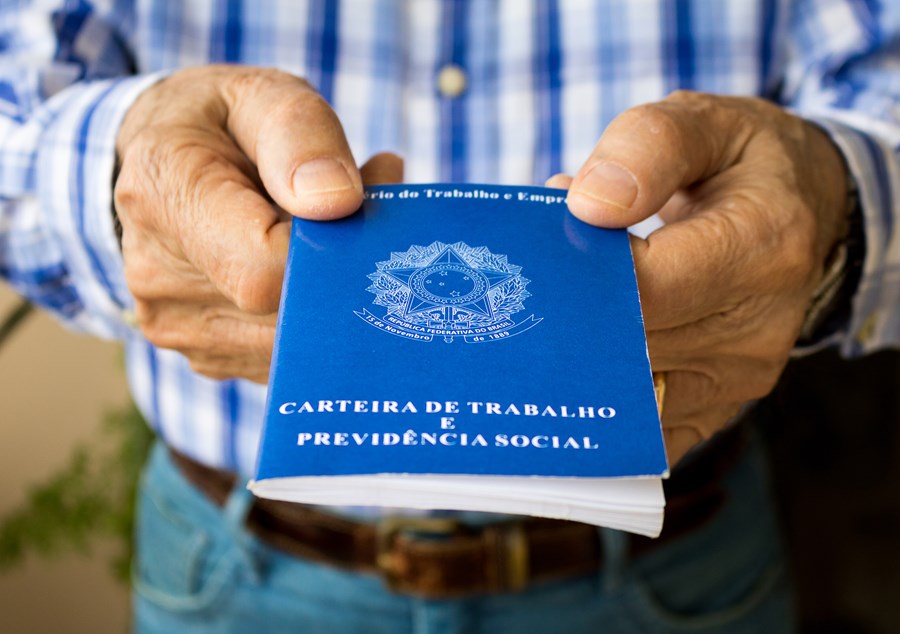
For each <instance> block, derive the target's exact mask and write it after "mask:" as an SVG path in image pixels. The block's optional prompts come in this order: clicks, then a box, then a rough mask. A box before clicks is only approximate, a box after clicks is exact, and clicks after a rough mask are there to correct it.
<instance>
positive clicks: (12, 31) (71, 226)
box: [0, 1, 158, 338]
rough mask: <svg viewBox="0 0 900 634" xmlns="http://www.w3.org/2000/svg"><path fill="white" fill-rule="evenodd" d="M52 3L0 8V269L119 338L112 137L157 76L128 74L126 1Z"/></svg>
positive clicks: (120, 279) (120, 284)
mask: <svg viewBox="0 0 900 634" xmlns="http://www.w3.org/2000/svg"><path fill="white" fill-rule="evenodd" d="M47 4H48V3H47V2H10V3H3V4H2V5H0V276H2V277H3V278H4V279H5V280H6V281H7V282H8V283H9V284H10V285H12V286H13V287H14V288H15V289H16V290H17V291H18V292H19V293H21V294H22V295H24V296H25V297H27V298H28V299H30V300H31V301H32V302H34V303H36V304H38V305H40V306H42V307H44V308H46V309H48V310H50V311H51V312H53V313H54V314H55V315H56V316H58V317H59V318H60V319H62V320H63V322H64V323H65V324H66V325H68V326H69V327H71V328H73V329H76V330H81V331H86V332H91V333H93V334H96V335H99V336H102V337H108V338H112V337H121V336H123V335H124V334H125V332H127V325H126V324H125V322H124V321H123V309H125V308H127V307H128V306H129V304H130V303H131V299H130V294H129V292H128V289H127V287H126V285H125V280H124V276H123V272H122V269H123V267H122V258H121V254H120V252H119V248H118V242H117V240H116V237H115V233H114V229H113V221H112V187H113V173H114V169H115V158H116V157H115V139H116V134H117V132H118V129H119V125H120V122H121V120H122V118H123V116H124V114H125V112H126V111H127V110H128V108H129V107H130V105H131V104H132V103H133V101H134V99H135V98H136V97H137V95H139V94H140V92H141V91H142V90H144V89H145V88H146V87H147V86H148V85H149V84H150V83H152V82H154V81H157V79H158V78H157V77H155V76H135V75H134V74H133V73H132V67H133V63H132V58H131V54H130V53H129V49H128V47H127V45H126V44H125V43H126V42H127V36H128V19H129V12H130V10H129V9H128V7H127V3H125V2H121V1H118V2H114V3H113V2H110V3H108V4H109V5H110V7H109V8H104V7H99V8H98V6H95V5H94V4H89V3H86V2H83V1H79V2H66V3H60V5H61V7H64V8H58V9H56V10H54V8H53V7H52V6H50V7H48V6H46V5H47ZM50 4H53V3H50ZM96 4H97V5H100V4H101V3H99V2H98V3H96ZM113 6H114V7H115V8H113Z"/></svg>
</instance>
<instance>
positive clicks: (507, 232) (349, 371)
mask: <svg viewBox="0 0 900 634" xmlns="http://www.w3.org/2000/svg"><path fill="white" fill-rule="evenodd" d="M565 196H566V192H565V191H563V190H558V189H547V188H537V187H505V186H493V185H444V184H435V185H390V186H378V187H372V188H369V189H367V190H366V197H365V202H364V203H363V206H362V208H361V209H360V210H359V211H358V212H357V213H355V214H354V215H352V216H350V217H349V218H346V219H343V220H338V221H335V222H313V221H305V220H299V219H296V220H294V222H293V230H292V231H293V233H292V237H291V244H290V252H289V254H288V263H287V270H286V272H285V281H284V289H283V295H282V302H281V310H280V314H279V318H278V330H277V335H276V340H275V350H274V354H273V360H272V367H271V372H270V378H269V393H268V405H267V414H266V421H265V430H264V437H263V441H262V446H261V452H260V457H259V463H258V468H257V473H256V477H255V480H254V481H253V482H252V483H251V485H250V486H251V489H252V490H253V491H254V493H256V494H257V495H260V496H263V497H271V498H278V499H288V500H293V501H298V502H305V503H312V504H328V505H359V504H363V505H376V506H389V507H405V508H431V509H457V510H476V511H495V512H501V513H524V514H533V515H543V516H550V517H560V518H566V519H575V520H580V521H587V522H592V523H595V524H602V525H608V526H614V527H616V528H622V529H625V530H631V531H635V532H640V533H644V534H651V535H653V534H657V533H658V531H659V529H660V526H661V523H662V514H663V506H664V500H663V496H662V486H661V482H660V478H661V477H665V475H666V474H667V468H668V467H667V463H666V456H665V450H664V446H663V439H662V433H661V428H660V421H659V416H658V410H657V403H656V399H655V396H654V388H653V380H652V376H651V372H650V364H649V361H648V356H647V347H646V340H645V337H644V330H643V321H642V317H641V309H640V300H639V296H638V290H637V285H636V281H635V274H634V265H633V262H632V257H631V248H630V243H629V238H628V235H627V233H626V232H625V231H624V230H605V229H599V228H597V227H593V226H590V225H587V224H585V223H583V222H581V221H579V220H577V219H576V218H575V217H574V216H572V215H571V214H570V213H569V212H568V210H567V207H566V203H565Z"/></svg>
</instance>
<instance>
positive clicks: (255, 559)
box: [222, 479, 263, 584]
mask: <svg viewBox="0 0 900 634" xmlns="http://www.w3.org/2000/svg"><path fill="white" fill-rule="evenodd" d="M253 500H254V498H253V494H252V493H250V491H249V490H248V489H247V480H246V479H238V481H237V482H235V485H234V488H233V489H232V490H231V493H230V494H229V495H228V500H227V501H226V502H225V506H224V507H223V509H222V516H223V518H224V520H225V526H226V527H227V529H228V532H229V534H230V535H231V537H232V539H233V540H234V543H235V544H236V546H237V550H238V555H239V557H240V558H241V559H242V560H243V562H244V563H245V564H246V568H247V570H248V571H249V573H250V579H251V580H252V581H253V583H256V584H259V583H261V582H262V578H263V574H262V561H261V558H260V552H259V549H258V548H257V547H256V544H255V543H254V538H253V536H252V535H251V534H250V533H249V532H248V531H247V529H246V525H247V514H248V513H249V512H250V507H251V506H252V505H253Z"/></svg>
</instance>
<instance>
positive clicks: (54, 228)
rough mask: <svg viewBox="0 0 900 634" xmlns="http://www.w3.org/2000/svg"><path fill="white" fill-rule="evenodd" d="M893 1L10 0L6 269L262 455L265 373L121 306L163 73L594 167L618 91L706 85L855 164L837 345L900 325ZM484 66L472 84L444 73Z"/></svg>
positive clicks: (521, 163) (453, 146)
mask: <svg viewBox="0 0 900 634" xmlns="http://www.w3.org/2000/svg"><path fill="white" fill-rule="evenodd" d="M898 42H900V2H897V1H896V0H880V1H878V0H795V1H791V0H679V1H674V0H673V1H667V0H627V1H626V0H583V1H578V0H573V1H567V0H528V1H525V0H471V1H468V2H466V1H464V0H444V1H442V0H415V1H402V0H333V1H328V0H306V1H299V0H298V1H295V2H289V1H288V0H256V1H253V2H250V1H246V0H220V1H215V0H191V1H190V2H183V1H181V0H159V1H153V0H97V1H94V2H88V1H86V0H69V1H63V0H58V1H57V0H34V1H32V2H26V1H24V0H0V274H2V276H3V278H5V279H6V280H7V281H8V282H9V283H10V284H11V285H12V286H14V287H15V288H16V289H17V290H18V291H19V292H20V293H22V294H23V295H25V296H26V297H28V298H30V299H31V300H32V301H34V302H36V303H38V304H40V305H42V306H43V307H45V308H47V309H49V310H50V311H52V312H54V313H55V314H56V315H57V316H58V317H59V318H61V319H62V320H63V321H64V322H66V323H67V324H68V325H69V326H71V327H72V328H75V329H78V330H82V331H87V332H91V333H93V334H95V335H99V336H102V337H110V338H117V339H121V340H123V341H124V342H125V345H126V348H127V360H128V361H127V365H128V376H129V379H130V383H131V387H132V390H133V392H134V395H135V398H136V400H137V402H138V404H139V406H140V408H141V409H142V410H143V412H144V414H145V415H146V417H147V419H148V420H149V421H150V422H151V424H152V425H153V426H154V427H155V428H156V429H157V430H158V431H159V433H160V434H161V435H162V436H163V437H164V438H165V439H166V440H167V441H168V442H169V443H171V444H172V445H174V446H175V447H177V448H179V449H181V450H183V451H185V452H187V453H189V454H191V455H193V456H195V457H197V458H199V459H200V460H202V461H205V462H207V463H209V464H211V465H216V466H220V467H224V468H228V469H235V470H238V471H240V472H243V473H245V474H249V473H251V472H252V470H253V467H254V462H255V459H256V451H257V444H258V441H259V434H260V425H261V422H262V418H263V417H262V409H263V403H264V397H265V390H264V388H262V387H260V386H258V385H254V384H250V383H247V382H243V381H213V380H210V379H207V378H204V377H201V376H198V375H196V374H194V373H193V372H191V370H190V369H189V367H188V364H187V362H186V361H185V359H184V358H183V357H181V356H180V355H179V354H178V353H176V352H172V351H167V350H160V349H157V348H155V347H153V346H152V345H150V344H149V343H148V342H147V341H145V340H144V339H143V338H142V337H141V336H140V334H139V333H138V332H137V331H135V330H134V329H132V328H130V327H129V326H128V325H127V323H126V322H125V320H124V319H123V311H124V310H125V309H128V308H129V307H130V306H131V305H132V303H133V300H132V298H131V296H130V294H129V292H128V289H127V287H126V285H125V281H124V277H123V273H122V268H123V267H122V258H121V255H120V252H119V248H118V244H117V241H116V238H115V236H114V231H113V223H112V218H111V214H110V210H111V207H112V181H113V171H114V163H115V152H114V140H115V137H116V133H117V129H118V125H119V122H120V121H121V119H122V117H123V115H124V113H125V111H126V110H127V109H128V107H129V105H130V104H131V103H132V102H133V100H134V99H135V98H136V96H137V95H138V94H139V93H140V92H141V91H142V90H143V89H145V88H146V87H147V86H148V85H149V84H150V83H151V82H153V81H155V80H156V79H157V78H158V77H159V75H158V73H160V72H166V71H170V70H172V69H177V68H181V67H184V66H189V65H199V64H206V63H209V62H233V63H247V64H255V65H262V66H274V67H278V68H281V69H283V70H286V71H289V72H292V73H295V74H297V75H300V76H303V77H305V78H307V79H308V80H309V81H310V82H311V83H312V84H313V85H315V86H316V87H317V88H318V89H319V90H320V91H321V93H322V94H323V95H324V96H325V97H326V98H327V99H328V100H329V101H330V102H331V103H332V104H333V106H334V108H335V109H336V111H337V113H338V115H339V116H340V119H341V121H342V122H343V125H344V129H345V131H346V133H347V136H348V138H349V140H350V143H351V147H352V149H353V152H354V155H355V156H356V157H357V159H359V160H360V161H362V160H364V159H365V158H366V157H368V156H369V155H371V154H373V153H375V152H377V151H384V150H390V151H394V152H396V153H398V154H400V155H402V156H403V157H405V159H406V175H407V180H409V181H411V182H421V181H477V182H488V183H518V184H540V183H542V182H543V181H544V180H545V179H546V178H547V177H548V176H550V175H551V174H554V173H556V172H568V173H574V172H575V171H577V169H578V168H579V167H580V165H581V163H582V162H583V161H584V160H585V158H586V157H587V156H588V154H589V152H590V150H591V148H592V146H593V145H594V143H595V142H596V140H597V139H598V138H599V136H600V134H601V132H602V131H603V129H604V127H605V126H606V124H607V123H608V122H609V121H610V120H611V119H612V118H613V117H614V116H615V115H616V114H617V113H619V112H621V111H622V110H624V109H626V108H628V107H630V106H633V105H636V104H639V103H643V102H648V101H655V100H658V99H660V98H662V97H664V96H665V95H667V94H668V93H669V92H671V91H672V90H675V89H678V88H687V89H693V90H699V91H708V92H715V93H723V94H734V95H759V96H764V97H767V98H769V99H772V100H775V101H778V102H779V103H782V104H784V105H786V106H788V107H790V108H792V109H793V110H794V111H795V112H797V113H799V114H801V115H803V116H807V117H810V118H814V119H816V120H817V121H819V122H820V123H821V124H822V125H824V126H825V127H826V128H827V129H828V130H829V132H830V133H831V134H832V136H833V138H834V140H835V141H836V143H837V144H838V145H839V146H840V148H841V149H842V150H843V152H844V154H845V156H846V160H847V163H848V165H849V166H850V169H851V170H852V172H853V174H854V176H855V177H856V181H857V183H858V184H859V188H860V192H861V200H862V203H863V210H864V215H865V231H866V240H867V255H866V260H865V265H864V271H863V275H862V280H861V282H860V284H859V291H858V294H857V297H856V298H855V305H854V312H853V315H852V319H851V322H850V324H849V326H848V328H847V329H846V330H845V331H843V332H841V333H840V334H839V336H838V337H837V340H836V341H835V343H836V344H838V345H840V346H841V348H842V349H843V351H844V352H845V353H846V354H850V355H855V354H861V353H864V352H868V351H872V350H875V349H878V348H881V347H885V346H890V345H894V346H895V345H898V343H900V203H898V200H900V157H898V153H900V55H898ZM449 64H452V65H455V66H458V67H459V69H461V70H462V71H463V73H464V78H465V87H464V90H463V91H462V92H461V93H460V94H458V95H455V96H454V95H452V94H450V93H449V92H448V91H446V90H445V91H444V92H442V91H441V90H440V89H439V87H438V83H437V78H438V76H439V75H440V71H441V70H442V69H443V68H445V67H446V66H447V65H449Z"/></svg>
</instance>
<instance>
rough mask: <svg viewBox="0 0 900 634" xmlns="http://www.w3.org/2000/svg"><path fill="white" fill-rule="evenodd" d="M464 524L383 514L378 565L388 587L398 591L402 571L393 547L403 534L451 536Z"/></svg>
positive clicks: (378, 528)
mask: <svg viewBox="0 0 900 634" xmlns="http://www.w3.org/2000/svg"><path fill="white" fill-rule="evenodd" d="M462 528H463V525H462V523H460V522H459V520H457V519H455V518H452V517H428V516H423V517H402V516H389V517H383V518H381V519H380V520H379V521H378V524H376V527H375V529H376V532H375V565H376V567H377V568H378V570H379V571H380V572H381V574H382V576H383V577H384V580H385V582H386V583H387V586H388V588H390V589H391V590H399V585H400V581H401V579H400V574H399V570H398V569H397V565H396V564H397V560H396V557H395V555H394V553H393V552H392V551H393V547H394V544H395V543H396V541H397V536H398V535H400V534H401V533H412V534H418V535H420V536H426V537H450V536H452V535H455V534H458V533H460V532H461V531H462Z"/></svg>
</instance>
